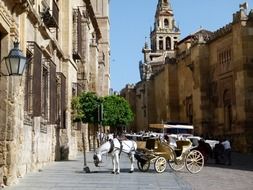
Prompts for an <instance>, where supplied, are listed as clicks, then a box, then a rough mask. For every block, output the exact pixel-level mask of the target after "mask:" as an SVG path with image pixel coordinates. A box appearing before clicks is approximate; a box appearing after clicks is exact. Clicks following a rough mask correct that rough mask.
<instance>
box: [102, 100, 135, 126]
mask: <svg viewBox="0 0 253 190" xmlns="http://www.w3.org/2000/svg"><path fill="white" fill-rule="evenodd" d="M133 119H134V114H133V112H132V110H131V108H130V106H129V104H128V102H127V101H126V100H125V99H124V98H123V97H120V96H116V95H113V96H106V97H105V98H104V100H103V125H107V126H111V127H113V128H114V129H116V130H117V129H118V128H119V127H121V126H127V125H128V124H129V123H130V122H132V121H133Z"/></svg>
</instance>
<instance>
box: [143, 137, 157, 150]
mask: <svg viewBox="0 0 253 190" xmlns="http://www.w3.org/2000/svg"><path fill="white" fill-rule="evenodd" d="M145 148H146V149H148V150H154V149H156V148H157V145H156V139H147V140H146V147H145Z"/></svg>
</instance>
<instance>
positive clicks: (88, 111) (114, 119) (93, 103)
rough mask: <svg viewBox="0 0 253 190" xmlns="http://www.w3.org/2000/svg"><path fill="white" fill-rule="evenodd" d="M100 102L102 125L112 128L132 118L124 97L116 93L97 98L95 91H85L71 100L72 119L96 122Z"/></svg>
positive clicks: (127, 122) (125, 123) (128, 121)
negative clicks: (101, 106)
mask: <svg viewBox="0 0 253 190" xmlns="http://www.w3.org/2000/svg"><path fill="white" fill-rule="evenodd" d="M101 104H103V120H102V124H103V125H104V126H110V127H113V128H116V127H119V126H126V125H128V124H129V123H130V122H132V121H133V119H134V114H133V112H132V110H131V108H130V106H129V104H128V102H127V101H126V100H125V99H124V98H122V97H120V96H116V95H113V96H106V97H104V98H99V97H97V95H96V94H95V93H92V92H87V93H82V94H81V95H79V96H77V97H75V98H73V100H72V109H73V117H74V121H82V122H84V123H93V124H97V123H98V122H99V121H98V113H99V109H98V108H99V106H100V105H101ZM100 113H101V112H100Z"/></svg>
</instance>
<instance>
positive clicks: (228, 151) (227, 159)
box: [222, 138, 232, 165]
mask: <svg viewBox="0 0 253 190" xmlns="http://www.w3.org/2000/svg"><path fill="white" fill-rule="evenodd" d="M222 145H223V146H224V151H225V152H224V153H225V164H228V165H231V164H232V163H231V144H230V141H229V140H228V138H225V139H224V141H223V142H222Z"/></svg>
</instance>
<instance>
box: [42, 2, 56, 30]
mask: <svg viewBox="0 0 253 190" xmlns="http://www.w3.org/2000/svg"><path fill="white" fill-rule="evenodd" d="M46 3H49V2H47V1H46ZM50 9H51V10H50ZM42 19H43V22H44V23H45V25H46V26H47V27H48V28H58V26H59V8H58V5H57V3H56V2H55V0H52V6H50V5H49V7H45V9H44V10H43V12H42Z"/></svg>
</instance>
